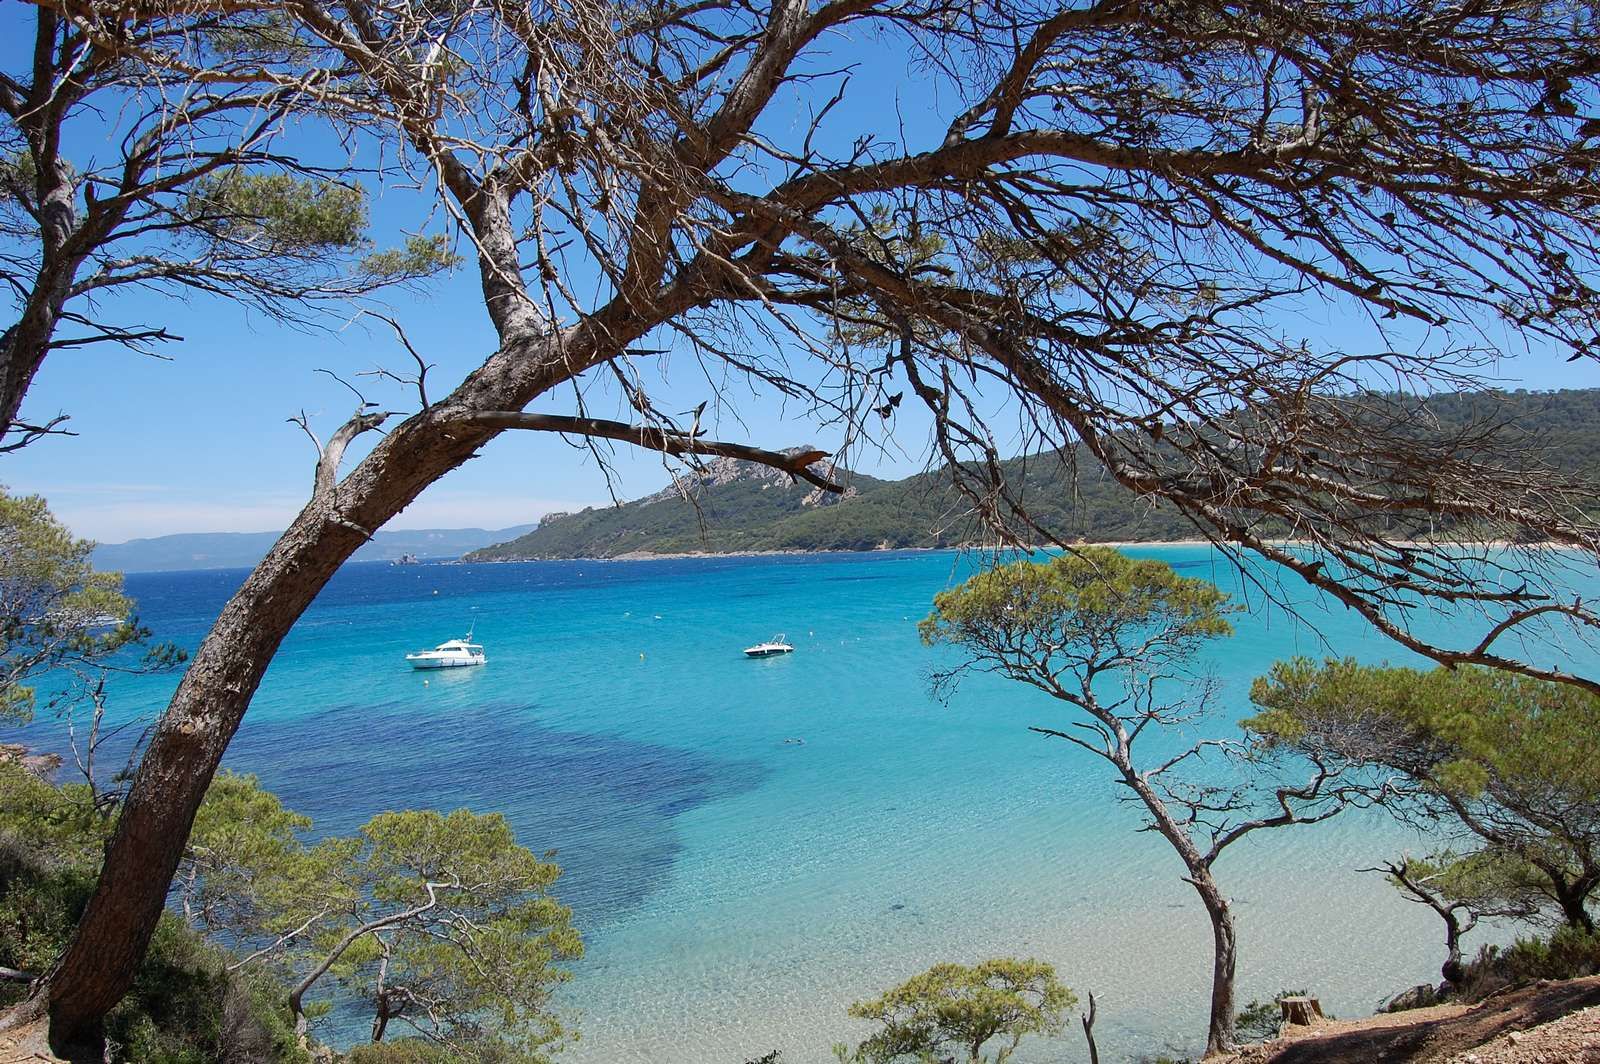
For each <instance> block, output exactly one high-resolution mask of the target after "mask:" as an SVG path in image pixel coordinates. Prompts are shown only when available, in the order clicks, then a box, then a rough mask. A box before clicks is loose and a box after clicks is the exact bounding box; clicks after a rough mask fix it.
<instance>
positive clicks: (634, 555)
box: [445, 538, 1570, 565]
mask: <svg viewBox="0 0 1600 1064" xmlns="http://www.w3.org/2000/svg"><path fill="white" fill-rule="evenodd" d="M1266 542H1267V543H1269V544H1271V545H1273V546H1278V547H1299V546H1305V545H1307V544H1308V543H1309V542H1310V541H1309V540H1304V539H1269V540H1267V541H1266ZM1072 546H1074V547H1113V548H1115V549H1117V550H1127V549H1130V548H1138V547H1216V546H1217V544H1216V543H1215V542H1214V541H1213V540H1209V539H1198V538H1197V539H1102V540H1084V541H1080V542H1077V543H1074V544H1072ZM1393 546H1396V547H1404V548H1408V549H1412V550H1423V549H1426V548H1428V547H1439V546H1445V547H1450V546H1454V547H1467V546H1472V547H1485V548H1489V549H1492V550H1511V549H1516V548H1521V549H1525V550H1562V549H1570V548H1564V547H1563V545H1562V544H1560V543H1553V542H1550V541H1548V540H1546V541H1543V542H1539V543H1513V542H1511V541H1510V540H1503V539H1490V540H1479V541H1475V542H1473V543H1470V544H1468V543H1457V544H1437V543H1429V542H1426V541H1423V540H1415V539H1399V540H1395V541H1393ZM1060 549H1061V548H1059V547H1055V546H1051V545H1047V544H1039V543H1034V544H1029V545H1028V546H1026V547H1006V548H1001V547H998V546H996V545H993V544H963V545H957V546H949V547H866V548H859V549H837V550H834V549H821V550H729V551H715V550H702V551H664V552H656V551H628V552H626V553H623V554H610V555H605V556H599V555H573V556H571V557H562V558H473V559H470V560H469V559H466V558H456V559H454V560H452V561H450V562H447V563H445V564H448V565H508V564H515V563H518V562H666V561H688V560H692V559H695V558H787V557H809V556H815V555H829V554H895V553H917V554H932V553H938V552H941V551H944V552H952V553H954V552H965V551H970V552H989V553H994V552H997V551H1004V552H1010V553H1019V554H1030V555H1031V554H1040V553H1045V552H1048V551H1053V550H1060ZM1238 549H1239V550H1243V551H1251V550H1253V548H1250V547H1238Z"/></svg>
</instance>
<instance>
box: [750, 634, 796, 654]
mask: <svg viewBox="0 0 1600 1064" xmlns="http://www.w3.org/2000/svg"><path fill="white" fill-rule="evenodd" d="M783 640H784V637H783V636H781V635H775V636H773V637H772V638H771V639H769V640H767V641H766V642H765V643H757V644H756V645H755V646H753V647H745V648H744V656H745V657H747V658H775V657H777V656H778V655H779V654H793V653H794V647H792V646H790V645H789V644H788V643H785V642H784V641H783Z"/></svg>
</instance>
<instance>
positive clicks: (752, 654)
mask: <svg viewBox="0 0 1600 1064" xmlns="http://www.w3.org/2000/svg"><path fill="white" fill-rule="evenodd" d="M793 653H794V648H793V647H789V648H788V649H787V650H778V649H772V650H746V651H745V652H744V656H745V657H747V658H777V657H782V656H783V655H785V654H793Z"/></svg>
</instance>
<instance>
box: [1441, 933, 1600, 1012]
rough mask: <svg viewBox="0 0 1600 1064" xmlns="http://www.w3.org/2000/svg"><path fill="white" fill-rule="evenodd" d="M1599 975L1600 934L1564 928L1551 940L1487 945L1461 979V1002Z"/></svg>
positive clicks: (1532, 939) (1551, 936) (1539, 939)
mask: <svg viewBox="0 0 1600 1064" xmlns="http://www.w3.org/2000/svg"><path fill="white" fill-rule="evenodd" d="M1596 974H1600V932H1594V931H1584V930H1582V929H1580V928H1576V927H1570V926H1563V927H1561V928H1559V929H1558V930H1556V931H1555V933H1554V934H1552V935H1550V936H1549V937H1548V938H1519V939H1517V940H1516V941H1515V942H1513V943H1512V944H1511V945H1509V946H1507V947H1505V948H1503V949H1502V948H1500V947H1497V946H1484V947H1483V948H1482V949H1480V950H1479V951H1478V955H1477V956H1476V957H1474V958H1473V960H1472V963H1471V964H1469V965H1467V969H1466V973H1465V975H1463V976H1462V979H1461V1000H1463V1001H1469V1002H1470V1001H1482V1000H1483V999H1484V998H1486V997H1488V996H1489V995H1490V994H1492V993H1494V992H1495V991H1496V990H1499V989H1501V988H1502V987H1507V986H1519V985H1522V984H1525V983H1532V982H1537V981H1538V980H1540V979H1579V978H1582V977H1583V976H1586V975H1596Z"/></svg>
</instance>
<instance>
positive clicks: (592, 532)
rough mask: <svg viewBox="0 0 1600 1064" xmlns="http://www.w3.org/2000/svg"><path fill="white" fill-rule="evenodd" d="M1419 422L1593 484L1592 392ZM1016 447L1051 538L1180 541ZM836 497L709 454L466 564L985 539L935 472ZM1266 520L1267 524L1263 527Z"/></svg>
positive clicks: (1078, 473)
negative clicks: (1499, 445) (1491, 434)
mask: <svg viewBox="0 0 1600 1064" xmlns="http://www.w3.org/2000/svg"><path fill="white" fill-rule="evenodd" d="M1426 413H1427V418H1426V423H1427V424H1428V425H1429V427H1430V430H1431V431H1438V432H1441V433H1452V432H1459V431H1462V430H1465V429H1466V428H1468V427H1469V426H1473V425H1480V424H1481V425H1487V424H1495V425H1501V426H1502V428H1501V429H1500V432H1501V438H1502V439H1504V440H1505V441H1506V445H1507V449H1508V451H1512V450H1514V451H1516V452H1518V453H1519V454H1526V453H1528V452H1530V451H1532V452H1535V453H1537V455H1538V456H1539V457H1540V458H1541V459H1542V461H1544V462H1545V463H1548V464H1549V465H1551V466H1553V467H1555V468H1557V469H1560V470H1562V471H1564V472H1566V473H1568V474H1572V475H1577V476H1581V477H1583V478H1584V479H1592V480H1596V481H1597V482H1600V437H1597V436H1596V434H1595V431H1594V429H1595V426H1597V425H1600V389H1582V390H1567V391H1553V392H1528V391H1515V392H1463V393H1452V394H1445V395H1439V396H1434V397H1431V398H1429V399H1428V400H1427V403H1426ZM1075 458H1076V456H1074V455H1071V454H1066V455H1063V454H1048V455H1040V456H1035V457H1032V458H1027V459H1023V458H1014V459H1012V460H1011V461H1009V462H1007V463H1005V464H1004V467H1003V468H1004V471H1005V476H1006V479H1007V483H1008V484H1009V485H1010V486H1011V489H1012V491H1013V492H1014V493H1015V494H1016V495H1017V497H1018V499H1019V500H1020V501H1021V502H1022V504H1023V505H1024V506H1025V507H1026V508H1027V511H1028V513H1029V514H1030V516H1031V517H1032V518H1033V519H1034V520H1035V521H1036V522H1037V523H1038V524H1039V525H1040V526H1041V527H1043V528H1045V529H1047V530H1049V531H1050V532H1051V533H1052V534H1053V535H1055V536H1056V537H1057V538H1058V539H1061V540H1066V541H1071V540H1078V539H1083V540H1087V541H1090V542H1107V541H1148V540H1165V539H1187V538H1191V537H1193V536H1194V534H1195V533H1194V529H1193V527H1192V526H1190V524H1189V523H1188V522H1187V521H1186V520H1185V519H1184V518H1183V516H1182V515H1181V514H1179V513H1177V512H1176V510H1174V509H1173V508H1171V507H1168V506H1162V505H1152V504H1150V503H1148V502H1145V501H1143V500H1140V499H1138V498H1136V497H1135V496H1134V495H1133V494H1132V493H1130V492H1129V491H1127V490H1126V489H1125V488H1123V487H1122V486H1121V485H1119V484H1116V483H1115V482H1113V481H1112V480H1111V479H1110V478H1109V477H1107V476H1106V475H1105V473H1104V471H1103V470H1102V469H1101V468H1100V467H1099V465H1098V464H1097V463H1096V462H1095V461H1094V460H1093V459H1091V458H1088V457H1085V458H1083V460H1082V461H1077V460H1075ZM843 479H844V481H845V483H846V484H847V485H848V490H847V492H846V494H845V496H844V497H843V498H837V499H836V498H833V497H823V496H821V494H820V493H818V492H817V491H816V490H815V489H813V488H812V487H811V486H810V485H808V484H803V483H794V482H791V480H790V478H789V477H788V476H786V475H785V474H782V473H779V472H776V471H773V470H770V469H767V468H764V467H758V466H751V465H747V464H743V463H738V462H734V461H732V460H729V459H720V460H718V461H717V462H714V463H712V464H711V465H710V466H709V467H708V469H707V472H706V474H705V475H704V476H702V477H700V478H698V479H697V480H695V481H692V482H690V483H688V484H686V485H685V486H686V488H687V489H688V490H689V492H690V493H691V494H692V495H693V497H694V500H695V503H694V504H693V505H691V503H690V502H688V501H687V500H686V499H685V498H684V495H683V493H681V492H678V491H674V490H668V491H664V492H658V493H657V494H655V495H652V496H649V497H648V498H644V499H638V500H635V501H633V502H630V503H626V504H624V505H622V506H610V507H595V508H590V509H587V510H584V511H582V512H580V513H571V514H552V515H550V516H549V517H546V518H545V520H544V522H543V523H542V524H540V526H539V527H538V528H537V529H535V530H534V531H532V532H530V533H528V534H527V535H525V536H521V537H519V538H517V539H514V540H511V541H510V542H507V543H500V544H496V545H494V546H492V547H486V548H484V549H482V550H477V551H473V552H472V553H470V554H468V555H466V556H465V558H464V560H466V561H514V560H522V559H534V558H614V557H617V556H619V555H625V554H633V553H640V554H674V553H684V552H693V551H705V552H710V553H735V552H741V551H826V550H879V549H897V548H907V547H954V546H961V545H965V544H970V543H976V542H982V541H984V540H985V539H990V540H992V539H993V536H992V534H989V535H986V534H985V530H984V529H983V528H982V527H981V526H980V525H979V523H978V522H977V521H976V519H975V518H973V517H972V515H971V514H970V512H969V511H968V507H967V505H966V500H965V499H963V498H962V497H961V496H960V495H959V494H958V493H956V492H955V491H954V490H953V489H952V488H951V486H950V482H949V479H948V478H947V477H945V476H943V475H940V474H938V473H923V474H920V475H918V476H913V477H909V478H907V479H905V480H897V481H886V480H878V479H876V478H873V477H869V476H864V475H861V474H849V475H846V476H845V477H843ZM1268 531H1271V530H1268Z"/></svg>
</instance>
